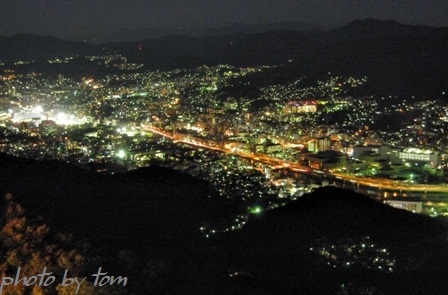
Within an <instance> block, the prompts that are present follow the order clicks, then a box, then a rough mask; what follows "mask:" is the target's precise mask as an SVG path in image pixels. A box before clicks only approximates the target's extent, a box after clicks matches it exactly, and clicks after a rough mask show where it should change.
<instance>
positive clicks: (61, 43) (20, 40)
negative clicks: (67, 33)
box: [0, 34, 95, 62]
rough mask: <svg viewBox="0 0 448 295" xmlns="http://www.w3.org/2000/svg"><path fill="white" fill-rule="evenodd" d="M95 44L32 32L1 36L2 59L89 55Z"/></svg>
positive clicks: (0, 49)
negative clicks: (33, 33)
mask: <svg viewBox="0 0 448 295" xmlns="http://www.w3.org/2000/svg"><path fill="white" fill-rule="evenodd" d="M94 52H95V46H94V45H92V44H88V43H84V42H73V41H65V40H61V39H59V38H56V37H50V36H38V35H32V34H17V35H14V36H11V37H6V36H0V61H3V62H12V61H18V60H25V61H31V60H36V61H37V60H43V59H50V58H54V57H64V56H68V55H89V54H93V53H94Z"/></svg>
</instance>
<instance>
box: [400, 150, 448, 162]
mask: <svg viewBox="0 0 448 295" xmlns="http://www.w3.org/2000/svg"><path fill="white" fill-rule="evenodd" d="M399 157H400V159H401V160H402V161H404V162H414V163H423V164H427V165H429V166H432V167H437V166H439V164H440V153H439V152H438V151H432V150H423V149H418V148H407V149H404V150H403V151H402V152H400V154H399Z"/></svg>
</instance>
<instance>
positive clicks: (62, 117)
mask: <svg viewBox="0 0 448 295" xmlns="http://www.w3.org/2000/svg"><path fill="white" fill-rule="evenodd" d="M56 117H57V118H58V119H59V120H62V119H64V118H65V113H59V114H57V116H56Z"/></svg>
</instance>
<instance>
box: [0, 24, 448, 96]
mask: <svg viewBox="0 0 448 295" xmlns="http://www.w3.org/2000/svg"><path fill="white" fill-rule="evenodd" d="M294 26H296V28H295V29H294ZM238 28H239V29H241V31H246V32H258V31H262V32H260V33H251V34H248V33H244V32H240V33H232V34H227V35H221V34H225V33H227V32H230V31H233V30H234V29H236V27H235V28H232V27H230V28H223V29H217V30H215V31H214V34H215V35H214V36H201V34H202V33H205V32H199V33H197V34H196V35H195V36H191V35H188V36H187V35H182V32H181V31H180V32H179V34H181V35H176V36H165V37H161V38H155V39H153V38H150V39H143V40H140V41H135V42H126V43H105V44H100V45H97V46H95V45H92V44H88V43H80V42H70V41H62V40H60V39H56V38H51V37H40V36H32V35H18V36H13V37H0V60H1V61H2V62H6V63H8V62H12V61H17V60H37V59H43V60H45V59H48V58H51V57H54V56H63V55H70V54H78V55H86V54H96V53H98V52H104V51H103V49H104V50H106V51H111V52H118V53H121V54H122V55H124V56H126V57H127V58H128V61H130V62H134V63H139V64H143V65H144V67H143V68H142V69H162V70H169V69H175V68H194V67H198V66H201V65H204V64H205V65H217V64H231V65H234V66H258V65H274V64H275V65H283V67H281V69H280V68H279V69H277V70H273V71H270V73H269V74H270V75H277V73H275V71H282V73H281V76H285V77H287V78H288V79H298V78H299V77H303V76H313V77H316V78H317V79H319V75H320V73H324V74H327V73H328V72H331V73H334V74H337V75H351V76H357V77H364V76H367V77H368V84H367V85H366V86H365V87H363V90H365V93H367V94H368V95H371V94H378V95H400V96H406V97H412V96H415V97H425V98H440V97H442V96H443V95H442V93H443V92H445V93H448V89H447V85H446V81H447V80H448V28H435V27H428V26H410V25H404V24H400V23H398V22H395V21H380V20H374V19H365V20H357V21H354V22H351V23H349V24H348V25H346V26H344V27H342V28H339V29H335V30H331V31H329V32H319V31H317V32H316V31H315V32H311V31H310V30H311V29H312V28H311V27H306V26H305V27H304V30H308V31H307V32H308V33H304V32H301V31H299V28H300V24H297V23H285V24H278V25H272V26H264V27H263V26H241V27H238ZM288 28H289V29H288ZM268 29H272V30H268ZM280 29H284V30H280ZM291 29H292V30H291ZM266 30H268V31H266ZM212 31H213V30H212ZM142 33H144V31H142ZM208 33H209V34H212V33H213V32H211V31H209V32H208ZM78 64H82V66H79V65H78V68H80V69H82V68H87V67H86V66H85V65H84V64H83V63H82V61H80V62H79V63H78ZM95 65H96V64H95ZM78 68H77V69H76V71H71V72H78V73H80V71H79V70H78ZM22 69H25V70H35V71H42V66H41V65H36V66H35V67H34V68H33V67H32V66H31V67H23V68H22ZM56 70H59V69H56ZM64 70H66V69H64ZM54 71H55V70H53V72H54ZM90 72H92V73H102V72H101V71H100V70H97V69H93V70H91V71H90ZM277 76H279V75H277ZM263 80H265V79H264V78H263Z"/></svg>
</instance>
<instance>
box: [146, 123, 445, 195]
mask: <svg viewBox="0 0 448 295" xmlns="http://www.w3.org/2000/svg"><path fill="white" fill-rule="evenodd" d="M141 128H142V130H144V131H148V132H152V133H156V134H159V135H162V136H164V137H166V138H169V139H171V140H173V142H175V143H176V142H179V143H183V144H187V145H190V146H195V147H199V148H205V149H210V150H214V151H218V152H222V153H228V154H233V155H235V156H238V157H241V158H245V159H250V160H253V161H256V162H260V163H265V164H268V165H271V166H272V168H273V169H288V170H290V171H293V172H298V173H306V174H312V175H318V176H321V177H324V176H325V177H327V178H334V179H339V180H342V181H348V182H351V183H352V184H353V185H363V186H366V187H368V186H370V187H374V188H377V189H383V190H390V191H400V192H402V191H404V192H424V193H428V192H433V193H441V192H442V193H448V186H447V185H444V184H439V185H429V184H410V183H405V182H403V181H397V180H391V179H380V178H362V177H356V176H352V175H347V174H343V173H332V172H327V171H322V170H317V169H313V168H310V167H308V166H303V165H300V164H298V163H295V162H287V161H284V160H281V159H278V158H273V157H269V156H266V155H253V154H247V153H241V152H233V151H232V150H231V149H228V148H223V147H217V146H216V145H213V146H212V145H205V144H203V143H198V142H194V141H189V140H185V139H181V138H178V137H176V136H172V135H171V134H169V133H168V132H166V131H163V130H160V129H158V128H154V127H147V126H146V127H141Z"/></svg>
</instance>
